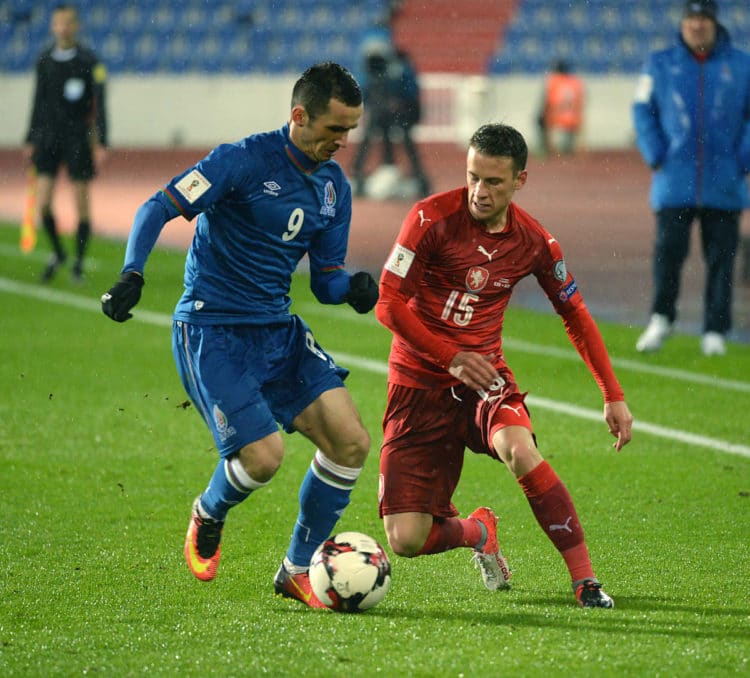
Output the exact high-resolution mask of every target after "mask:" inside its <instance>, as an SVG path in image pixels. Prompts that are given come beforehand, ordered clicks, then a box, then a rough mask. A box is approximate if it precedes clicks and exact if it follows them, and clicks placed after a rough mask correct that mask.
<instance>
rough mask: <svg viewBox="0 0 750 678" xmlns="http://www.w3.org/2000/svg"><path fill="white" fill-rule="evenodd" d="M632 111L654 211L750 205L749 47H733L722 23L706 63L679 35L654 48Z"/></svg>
mask: <svg viewBox="0 0 750 678" xmlns="http://www.w3.org/2000/svg"><path fill="white" fill-rule="evenodd" d="M632 112H633V122H634V125H635V132H636V143H637V145H638V150H639V151H640V152H641V155H642V156H643V158H644V160H645V161H646V163H647V164H648V165H649V166H650V167H651V168H652V169H654V174H653V180H652V183H651V206H652V207H653V208H654V209H655V210H658V209H660V208H662V207H700V206H702V207H712V208H715V209H726V210H740V209H742V208H743V207H747V206H749V205H750V199H749V197H748V186H747V174H748V172H750V54H748V53H746V52H743V51H741V50H739V49H736V48H734V47H732V45H731V43H730V39H729V33H728V32H727V31H726V29H725V28H724V27H723V26H721V25H719V26H718V31H717V42H716V45H715V47H714V50H713V52H712V53H711V55H710V56H709V57H708V59H707V60H706V61H705V62H703V63H701V62H700V61H698V60H697V59H696V58H695V57H694V56H693V54H692V52H691V51H690V49H689V48H688V46H687V45H686V44H685V42H684V41H683V40H682V36H679V39H678V42H677V44H676V45H675V46H673V47H671V48H669V49H665V50H661V51H657V52H654V53H652V54H651V55H650V56H649V58H648V60H647V62H646V65H645V68H644V70H643V73H642V74H641V76H640V78H639V81H638V86H637V88H636V94H635V101H634V103H633V111H632Z"/></svg>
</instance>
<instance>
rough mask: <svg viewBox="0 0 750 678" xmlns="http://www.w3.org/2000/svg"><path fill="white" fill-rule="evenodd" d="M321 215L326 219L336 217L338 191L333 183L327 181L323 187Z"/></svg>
mask: <svg viewBox="0 0 750 678" xmlns="http://www.w3.org/2000/svg"><path fill="white" fill-rule="evenodd" d="M320 213H321V214H322V215H323V216H324V217H335V216H336V189H335V188H334V186H333V182H332V181H327V182H326V185H325V186H324V187H323V205H322V206H321V208H320Z"/></svg>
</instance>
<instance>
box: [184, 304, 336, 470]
mask: <svg viewBox="0 0 750 678" xmlns="http://www.w3.org/2000/svg"><path fill="white" fill-rule="evenodd" d="M172 351H173V353H174V358H175V362H176V364H177V372H178V373H179V375H180V379H181V380H182V384H183V386H184V387H185V390H186V391H187V394H188V396H190V399H191V400H192V402H193V404H194V405H195V406H196V407H197V408H198V410H199V411H200V413H201V415H202V416H203V419H204V420H205V421H206V424H208V427H209V428H210V429H211V433H212V434H213V436H214V440H215V441H216V447H217V448H218V450H219V454H220V455H221V456H222V457H227V456H229V455H231V454H234V453H235V452H237V451H238V450H239V449H241V448H242V447H244V446H245V445H247V444H248V443H252V442H255V441H256V440H260V439H261V438H265V437H266V436H267V435H270V434H271V433H275V432H276V431H278V425H279V424H281V426H283V428H284V430H285V431H286V432H287V433H292V432H293V431H294V427H293V425H292V421H294V418H295V417H296V416H297V415H298V414H299V413H300V412H302V411H303V410H304V409H305V408H306V407H307V406H308V405H310V404H311V403H312V402H313V401H315V400H317V398H318V397H320V395H321V394H322V393H324V392H325V391H330V390H331V389H334V388H339V387H341V386H343V385H344V379H346V377H347V376H348V375H349V370H347V369H344V368H343V367H339V366H338V365H336V363H334V361H333V359H332V358H331V357H330V356H329V355H328V354H327V353H326V352H325V351H324V350H323V349H322V348H321V347H320V346H319V345H318V343H317V342H316V341H315V339H314V338H313V334H312V332H311V331H310V328H309V327H308V326H307V324H305V322H304V321H303V320H302V319H301V318H299V317H298V316H292V317H291V320H290V321H289V322H288V323H285V324H279V325H270V326H268V325H262V326H254V325H192V324H190V323H186V322H183V321H180V320H178V321H175V322H174V323H173V326H172ZM277 422H278V423H277Z"/></svg>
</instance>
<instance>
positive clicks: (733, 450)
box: [0, 277, 750, 458]
mask: <svg viewBox="0 0 750 678" xmlns="http://www.w3.org/2000/svg"><path fill="white" fill-rule="evenodd" d="M0 291H3V292H9V293H11V294H17V295H20V296H24V297H29V298H32V299H38V300H40V301H46V302H49V303H53V304H59V305H64V306H72V307H74V308H78V309H81V310H84V311H92V312H95V313H101V303H100V301H99V299H98V298H91V297H82V296H81V295H78V294H71V293H70V292H62V291H60V290H55V289H50V288H48V287H42V286H41V285H29V284H28V283H20V282H17V281H15V280H9V279H7V278H2V277H0ZM133 320H134V321H138V322H143V323H147V324H149V325H157V326H159V327H171V326H172V317H171V316H170V315H168V314H166V313H155V312H153V311H146V310H143V309H137V310H136V312H135V314H134V316H133ZM506 343H507V342H506ZM514 343H517V344H518V345H517V346H514V348H517V349H519V350H523V348H522V342H514ZM533 346H534V348H533V349H532V351H531V352H536V349H537V348H538V345H533ZM558 351H559V349H551V350H550V351H549V352H548V353H545V355H554V356H555V357H561V356H559V355H558ZM331 353H332V355H333V356H334V358H335V359H336V360H337V361H338V362H340V363H341V364H342V365H345V364H347V363H348V364H350V365H352V366H356V367H357V368H359V369H362V370H366V371H368V372H373V373H375V374H382V375H385V374H387V373H388V366H387V364H386V363H384V362H382V361H379V360H372V359H370V358H365V357H362V356H357V355H351V354H348V353H339V352H333V351H331ZM718 381H719V380H716V379H713V380H712V381H711V383H713V384H714V385H719V384H718V383H717V382H718ZM733 383H744V382H733ZM527 401H528V403H529V405H531V406H532V407H538V408H539V409H543V410H550V411H552V412H558V413H561V414H567V415H569V416H571V417H576V418H577V419H586V420H590V421H597V422H601V421H602V419H603V417H602V411H601V410H592V409H588V408H584V407H578V406H576V405H570V404H568V403H564V402H560V401H557V400H550V399H548V398H542V397H539V396H529V397H528V398H527ZM633 430H635V431H642V432H643V433H647V434H649V435H652V436H655V437H657V438H665V439H667V440H670V441H672V442H675V441H678V442H682V443H685V444H686V445H691V446H694V447H705V448H708V449H711V450H715V451H717V452H726V453H728V454H735V455H739V456H741V457H748V458H750V446H748V445H742V444H739V443H731V442H728V441H726V440H721V439H718V438H711V437H709V436H703V435H698V434H695V433H689V432H688V431H682V430H679V429H673V428H668V427H666V426H660V425H658V424H650V423H648V422H644V421H638V420H636V421H635V422H634V423H633Z"/></svg>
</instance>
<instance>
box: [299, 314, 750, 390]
mask: <svg viewBox="0 0 750 678" xmlns="http://www.w3.org/2000/svg"><path fill="white" fill-rule="evenodd" d="M298 308H299V309H300V310H301V311H302V312H303V313H304V315H317V316H327V317H337V316H339V315H340V317H341V318H343V317H344V315H345V314H346V315H347V316H348V318H347V319H348V320H349V321H354V322H362V323H367V324H370V325H377V321H376V320H375V319H374V318H373V317H372V316H370V315H366V316H361V315H356V316H353V315H352V314H351V313H348V312H347V310H346V309H338V308H336V307H334V306H322V305H320V304H300V305H299V306H298ZM503 347H504V348H509V349H511V350H513V351H519V352H521V353H531V354H532V355H543V356H545V357H548V358H557V359H558V360H569V361H572V362H578V361H579V360H580V359H581V357H580V356H579V355H578V353H576V351H575V350H573V349H572V348H558V347H557V346H545V345H544V344H534V343H532V342H529V341H521V340H519V339H514V338H513V337H507V336H506V337H503ZM611 360H612V365H613V366H614V367H617V368H619V369H623V370H629V371H631V372H640V373H641V374H655V375H657V376H660V377H666V378H667V379H674V380H676V381H685V382H688V383H691V384H702V385H706V386H712V387H718V388H723V389H726V390H729V391H739V392H741V393H750V382H747V381H738V380H736V379H722V378H721V377H712V376H709V375H707V374H697V373H695V372H690V371H688V370H680V369H677V368H674V367H662V366H661V365H649V364H648V363H644V362H640V361H638V360H630V359H628V358H615V357H612V358H611Z"/></svg>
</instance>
